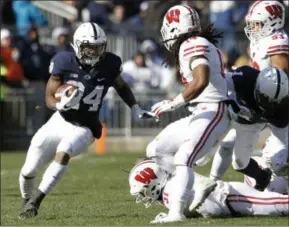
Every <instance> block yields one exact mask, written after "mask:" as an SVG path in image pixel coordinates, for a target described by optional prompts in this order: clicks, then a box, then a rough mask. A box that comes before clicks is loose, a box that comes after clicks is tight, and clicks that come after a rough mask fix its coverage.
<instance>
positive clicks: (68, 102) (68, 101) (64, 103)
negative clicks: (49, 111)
mask: <svg viewBox="0 0 289 227" xmlns="http://www.w3.org/2000/svg"><path fill="white" fill-rule="evenodd" d="M69 89H71V86H69V87H67V88H65V89H64V90H63V92H62V94H61V100H60V102H57V103H56V105H55V106H56V109H57V110H59V111H66V110H69V109H70V108H71V107H73V106H75V105H76V104H78V103H79V100H80V98H79V97H81V96H79V95H78V89H75V90H74V91H73V92H72V94H71V95H70V96H69V97H68V96H66V92H67V91H68V90H69Z"/></svg>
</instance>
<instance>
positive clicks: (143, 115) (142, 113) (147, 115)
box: [131, 104, 159, 121]
mask: <svg viewBox="0 0 289 227" xmlns="http://www.w3.org/2000/svg"><path fill="white" fill-rule="evenodd" d="M131 110H132V112H133V114H134V115H135V116H137V117H138V118H140V119H155V120H156V121H158V120H159V118H158V116H156V115H155V114H154V113H152V112H149V111H146V110H143V109H141V108H140V107H139V105H137V104H136V105H134V106H133V107H132V108H131Z"/></svg>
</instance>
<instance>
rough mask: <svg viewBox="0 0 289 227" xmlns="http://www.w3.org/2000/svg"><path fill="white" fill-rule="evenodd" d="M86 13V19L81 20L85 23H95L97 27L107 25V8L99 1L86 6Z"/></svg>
mask: <svg viewBox="0 0 289 227" xmlns="http://www.w3.org/2000/svg"><path fill="white" fill-rule="evenodd" d="M87 11H88V16H87V17H88V19H85V18H83V19H84V20H85V21H91V22H95V23H97V24H99V25H108V24H109V20H108V12H107V8H106V7H105V6H104V5H103V4H100V3H99V1H91V2H90V3H89V4H88V6H87ZM83 15H84V14H83Z"/></svg>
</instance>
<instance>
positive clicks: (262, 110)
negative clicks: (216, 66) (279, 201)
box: [210, 66, 289, 191]
mask: <svg viewBox="0 0 289 227" xmlns="http://www.w3.org/2000/svg"><path fill="white" fill-rule="evenodd" d="M227 81H228V91H229V92H231V98H234V99H235V101H236V102H237V103H238V104H239V106H240V107H241V108H246V110H247V112H246V114H247V116H246V115H244V114H243V115H242V111H241V114H239V113H237V114H234V113H233V111H232V119H233V121H232V123H231V127H232V128H234V129H235V130H236V135H237V140H236V141H235V145H234V150H233V149H228V150H222V149H220V150H219V152H217V153H216V154H215V158H214V161H213V164H212V169H211V173H210V176H211V178H212V179H214V180H219V179H222V177H223V175H224V173H225V171H226V170H227V168H228V167H229V164H230V162H231V159H232V154H233V163H232V164H233V167H234V169H235V170H237V171H238V172H241V173H244V174H246V175H247V176H250V177H252V178H254V179H255V181H256V184H255V186H254V187H255V188H256V189H258V190H260V191H263V190H264V189H265V188H266V187H267V186H268V184H269V183H270V179H271V175H272V172H273V173H274V174H273V177H275V176H276V173H277V172H278V170H279V166H284V165H285V164H286V163H287V156H288V154H286V153H284V152H280V150H279V149H278V146H277V147H275V148H272V150H271V154H272V161H274V165H270V166H268V165H267V167H269V168H270V169H269V168H265V169H262V168H260V167H259V165H258V163H257V162H256V161H255V160H254V159H251V158H250V157H251V155H252V153H253V151H254V149H255V146H256V143H257V140H258V138H259V132H260V130H261V129H262V128H263V127H264V124H265V123H270V124H271V125H274V127H275V128H281V129H282V128H284V127H288V115H289V113H288V105H289V97H288V77H287V74H286V73H285V72H284V71H283V70H280V69H277V68H273V67H268V68H266V69H264V70H262V71H261V72H260V71H258V70H256V69H254V68H251V67H249V66H243V67H240V68H238V69H236V70H235V71H233V72H231V73H227ZM234 115H235V116H234ZM266 163H267V162H266ZM272 180H273V179H272Z"/></svg>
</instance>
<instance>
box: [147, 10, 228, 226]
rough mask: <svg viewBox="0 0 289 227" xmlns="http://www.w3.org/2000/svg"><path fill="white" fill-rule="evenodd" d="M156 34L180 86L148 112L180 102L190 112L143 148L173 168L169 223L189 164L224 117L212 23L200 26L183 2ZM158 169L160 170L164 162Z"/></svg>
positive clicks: (187, 183)
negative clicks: (175, 93)
mask: <svg viewBox="0 0 289 227" xmlns="http://www.w3.org/2000/svg"><path fill="white" fill-rule="evenodd" d="M161 34H162V38H163V42H164V45H165V47H166V48H167V49H168V51H170V52H171V54H172V55H173V56H174V58H175V61H176V65H177V67H178V70H179V72H180V74H181V76H182V82H183V83H184V85H185V89H184V90H183V91H182V92H181V93H180V94H179V95H178V96H177V97H175V98H174V99H173V100H164V101H161V102H159V103H156V104H155V105H154V106H153V107H152V112H154V113H155V114H156V115H158V116H159V115H162V114H163V113H164V112H168V111H174V110H176V109H177V108H179V107H181V106H184V105H187V106H188V110H189V111H190V112H191V114H190V115H189V116H188V117H186V118H182V119H181V120H178V121H176V122H173V123H171V124H170V125H168V126H167V127H166V128H165V129H164V130H163V131H162V132H161V133H160V134H159V135H158V136H157V138H156V139H155V140H154V141H153V142H152V143H151V144H150V145H149V147H158V149H154V148H152V149H150V148H149V149H148V150H147V156H148V157H152V156H153V157H155V160H156V161H157V162H158V163H166V162H169V163H170V164H173V165H174V166H175V172H176V174H175V178H176V181H177V183H176V184H175V185H174V186H173V187H174V190H173V192H174V194H172V196H173V197H174V200H172V204H171V206H170V211H169V214H168V216H166V217H165V218H164V220H163V221H164V222H174V221H181V220H182V219H183V218H184V214H183V210H184V206H185V204H186V203H187V200H188V195H189V192H190V190H191V188H192V185H193V182H194V174H193V172H192V169H191V168H192V166H193V164H194V162H195V161H196V160H197V159H200V158H201V157H203V156H204V155H206V153H208V152H209V151H210V150H211V148H212V147H213V146H214V144H216V142H217V141H218V140H220V139H221V138H222V137H223V135H224V133H226V132H227V129H228V127H229V121H230V120H229V114H228V110H227V105H226V100H227V94H226V91H227V85H226V79H225V74H224V68H223V59H222V53H221V51H220V50H219V49H218V48H217V47H216V46H215V44H216V43H217V39H218V38H221V37H222V35H221V34H215V30H214V28H213V25H212V24H210V25H208V26H206V27H203V26H201V24H200V19H199V15H198V13H197V12H196V11H195V10H194V9H192V8H190V7H188V6H184V5H176V6H173V7H171V8H170V9H169V10H168V11H167V12H166V14H165V16H164V19H163V24H162V28H161ZM158 143H161V144H164V146H163V147H161V146H158ZM165 146H169V147H171V148H172V149H171V151H172V152H166V151H168V149H166V148H165ZM162 148H164V149H162ZM150 150H152V152H150ZM162 168H166V166H165V164H162Z"/></svg>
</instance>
